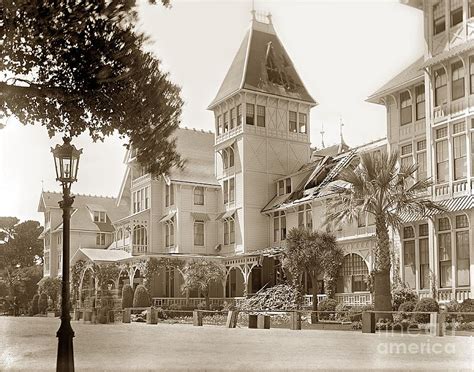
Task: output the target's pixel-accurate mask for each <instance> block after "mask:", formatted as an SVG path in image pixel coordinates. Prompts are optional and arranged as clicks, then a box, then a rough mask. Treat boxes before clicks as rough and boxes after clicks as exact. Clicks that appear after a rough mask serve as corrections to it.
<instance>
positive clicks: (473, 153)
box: [471, 132, 474, 177]
mask: <svg viewBox="0 0 474 372" xmlns="http://www.w3.org/2000/svg"><path fill="white" fill-rule="evenodd" d="M473 175H474V132H471V177H472V176H473Z"/></svg>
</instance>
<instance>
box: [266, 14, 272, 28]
mask: <svg viewBox="0 0 474 372" xmlns="http://www.w3.org/2000/svg"><path fill="white" fill-rule="evenodd" d="M267 19H268V24H269V25H271V24H272V13H270V12H269V13H268V14H267Z"/></svg>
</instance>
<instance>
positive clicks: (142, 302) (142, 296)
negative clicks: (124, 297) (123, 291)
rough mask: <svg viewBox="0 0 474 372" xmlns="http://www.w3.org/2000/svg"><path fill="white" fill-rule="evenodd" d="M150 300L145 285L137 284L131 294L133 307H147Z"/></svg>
mask: <svg viewBox="0 0 474 372" xmlns="http://www.w3.org/2000/svg"><path fill="white" fill-rule="evenodd" d="M150 302H151V301H150V295H149V294H148V291H147V289H146V288H145V286H143V285H141V284H140V285H138V286H137V289H135V294H134V295H133V307H148V306H150Z"/></svg>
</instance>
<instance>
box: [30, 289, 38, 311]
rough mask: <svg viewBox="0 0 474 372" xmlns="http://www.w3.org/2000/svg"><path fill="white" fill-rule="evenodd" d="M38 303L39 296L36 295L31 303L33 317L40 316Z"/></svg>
mask: <svg viewBox="0 0 474 372" xmlns="http://www.w3.org/2000/svg"><path fill="white" fill-rule="evenodd" d="M38 301H39V294H35V295H34V296H33V300H32V302H31V312H32V315H36V314H38V312H39V310H38Z"/></svg>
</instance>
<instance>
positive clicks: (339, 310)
mask: <svg viewBox="0 0 474 372" xmlns="http://www.w3.org/2000/svg"><path fill="white" fill-rule="evenodd" d="M335 310H336V318H337V319H338V320H340V321H342V322H347V321H349V320H350V311H351V307H350V306H349V305H346V304H337V305H336V309H335Z"/></svg>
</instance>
